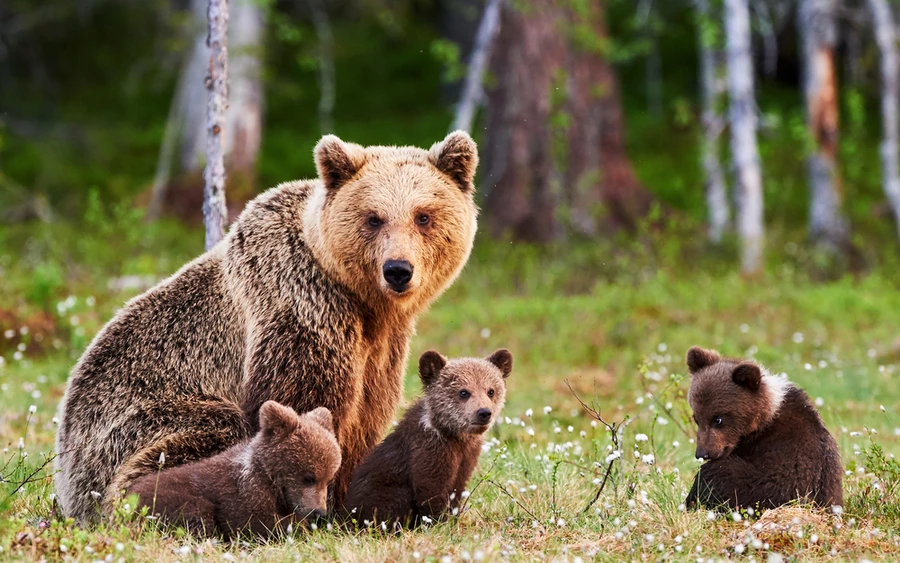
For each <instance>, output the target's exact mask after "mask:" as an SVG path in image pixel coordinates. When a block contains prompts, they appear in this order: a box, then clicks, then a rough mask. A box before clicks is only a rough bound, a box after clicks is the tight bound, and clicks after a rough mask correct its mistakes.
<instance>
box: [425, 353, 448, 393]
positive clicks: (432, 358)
mask: <svg viewBox="0 0 900 563" xmlns="http://www.w3.org/2000/svg"><path fill="white" fill-rule="evenodd" d="M445 365H447V358H445V357H444V356H441V355H440V354H438V353H437V352H435V351H434V350H429V351H427V352H425V353H424V354H422V357H421V358H419V377H420V378H421V379H422V385H424V386H425V387H428V386H429V385H431V384H432V383H434V382H435V381H437V378H438V374H439V373H441V370H442V369H444V366H445Z"/></svg>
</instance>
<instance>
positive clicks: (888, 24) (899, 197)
mask: <svg viewBox="0 0 900 563" xmlns="http://www.w3.org/2000/svg"><path fill="white" fill-rule="evenodd" d="M869 7H870V9H871V10H872V21H873V25H874V27H875V41H876V42H877V43H878V49H879V50H880V52H881V121H882V128H883V130H882V141H881V182H882V184H883V185H884V193H885V195H886V196H887V199H888V203H889V204H890V206H891V210H892V211H893V213H894V219H895V220H896V222H897V236H898V237H900V167H898V157H900V155H898V140H897V127H898V124H897V119H898V118H900V115H898V110H897V106H898V84H897V80H898V79H900V74H898V66H900V64H898V59H897V33H896V28H895V27H894V25H895V24H894V17H893V14H892V13H891V9H890V6H889V5H888V2H887V0H869Z"/></svg>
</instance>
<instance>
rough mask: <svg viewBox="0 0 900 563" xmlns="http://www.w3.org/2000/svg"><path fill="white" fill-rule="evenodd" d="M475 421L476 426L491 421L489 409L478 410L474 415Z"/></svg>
mask: <svg viewBox="0 0 900 563" xmlns="http://www.w3.org/2000/svg"><path fill="white" fill-rule="evenodd" d="M475 420H477V421H478V424H487V423H488V422H490V421H491V409H478V412H476V413H475Z"/></svg>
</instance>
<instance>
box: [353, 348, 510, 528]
mask: <svg viewBox="0 0 900 563" xmlns="http://www.w3.org/2000/svg"><path fill="white" fill-rule="evenodd" d="M512 363H513V360H512V355H511V354H510V353H509V351H508V350H506V349H500V350H497V351H496V352H494V353H493V354H491V355H490V356H489V357H488V358H486V359H483V360H482V359H476V358H458V359H453V360H450V361H448V360H447V358H445V357H444V356H442V355H440V354H439V353H437V352H435V351H433V350H432V351H428V352H425V353H424V354H423V355H422V357H421V358H419V377H420V378H421V379H422V384H423V387H424V389H423V396H422V397H421V398H420V399H419V400H418V401H416V403H415V404H413V406H412V407H410V408H409V410H407V411H406V414H405V415H404V416H403V419H402V420H401V421H400V423H399V424H398V425H397V428H396V429H395V430H394V431H393V432H392V433H391V434H390V435H389V436H388V437H387V438H386V439H385V440H384V441H383V442H382V443H381V444H380V445H378V446H377V447H376V448H375V450H374V451H373V452H372V453H371V454H369V455H368V456H367V457H366V458H365V459H364V460H363V461H362V462H361V463H360V464H359V466H357V468H356V470H355V471H354V472H353V476H352V477H351V480H350V489H349V492H348V493H347V497H346V500H345V502H344V505H343V512H344V515H345V516H347V517H349V518H355V519H356V522H357V524H359V525H370V524H374V523H376V522H386V523H387V524H388V525H390V526H391V527H395V526H398V525H399V526H409V527H414V526H416V525H418V524H420V523H422V522H423V521H425V522H427V521H428V520H427V519H431V520H438V519H440V518H442V517H444V516H445V515H446V514H447V512H448V510H455V509H457V508H458V507H459V502H460V500H461V498H462V493H463V491H465V489H466V484H467V483H468V481H469V478H470V477H471V476H472V472H473V471H474V470H475V466H476V464H477V463H478V456H479V455H480V454H481V446H482V444H483V442H484V439H483V437H482V435H483V434H484V433H485V432H486V431H487V430H488V428H490V427H491V423H492V422H493V421H494V420H496V418H497V416H499V414H500V410H501V409H502V408H503V402H504V400H505V397H506V378H507V377H509V374H510V372H511V371H512Z"/></svg>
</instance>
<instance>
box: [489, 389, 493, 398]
mask: <svg viewBox="0 0 900 563" xmlns="http://www.w3.org/2000/svg"><path fill="white" fill-rule="evenodd" d="M493 396H494V390H493V389H490V390H489V391H488V397H493Z"/></svg>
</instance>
